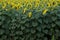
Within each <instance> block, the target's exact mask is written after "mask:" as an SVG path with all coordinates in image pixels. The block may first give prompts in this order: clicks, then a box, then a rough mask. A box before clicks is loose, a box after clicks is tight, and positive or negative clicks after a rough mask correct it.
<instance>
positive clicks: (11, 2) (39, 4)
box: [0, 0, 60, 15]
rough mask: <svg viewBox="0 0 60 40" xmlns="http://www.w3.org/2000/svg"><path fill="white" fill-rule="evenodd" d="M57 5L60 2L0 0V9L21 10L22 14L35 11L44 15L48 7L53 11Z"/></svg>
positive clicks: (51, 0) (49, 0) (50, 0)
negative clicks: (0, 6) (0, 7)
mask: <svg viewBox="0 0 60 40" xmlns="http://www.w3.org/2000/svg"><path fill="white" fill-rule="evenodd" d="M59 4H60V0H0V5H2V9H7V10H10V9H11V8H12V9H14V8H15V9H16V10H19V9H21V8H23V14H24V13H25V12H26V10H33V9H35V10H37V11H43V13H42V14H43V15H44V14H45V13H46V12H47V11H48V10H49V8H50V7H52V8H51V9H54V8H55V7H57V6H58V5H59ZM7 7H8V8H7ZM47 9H48V10H47Z"/></svg>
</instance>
